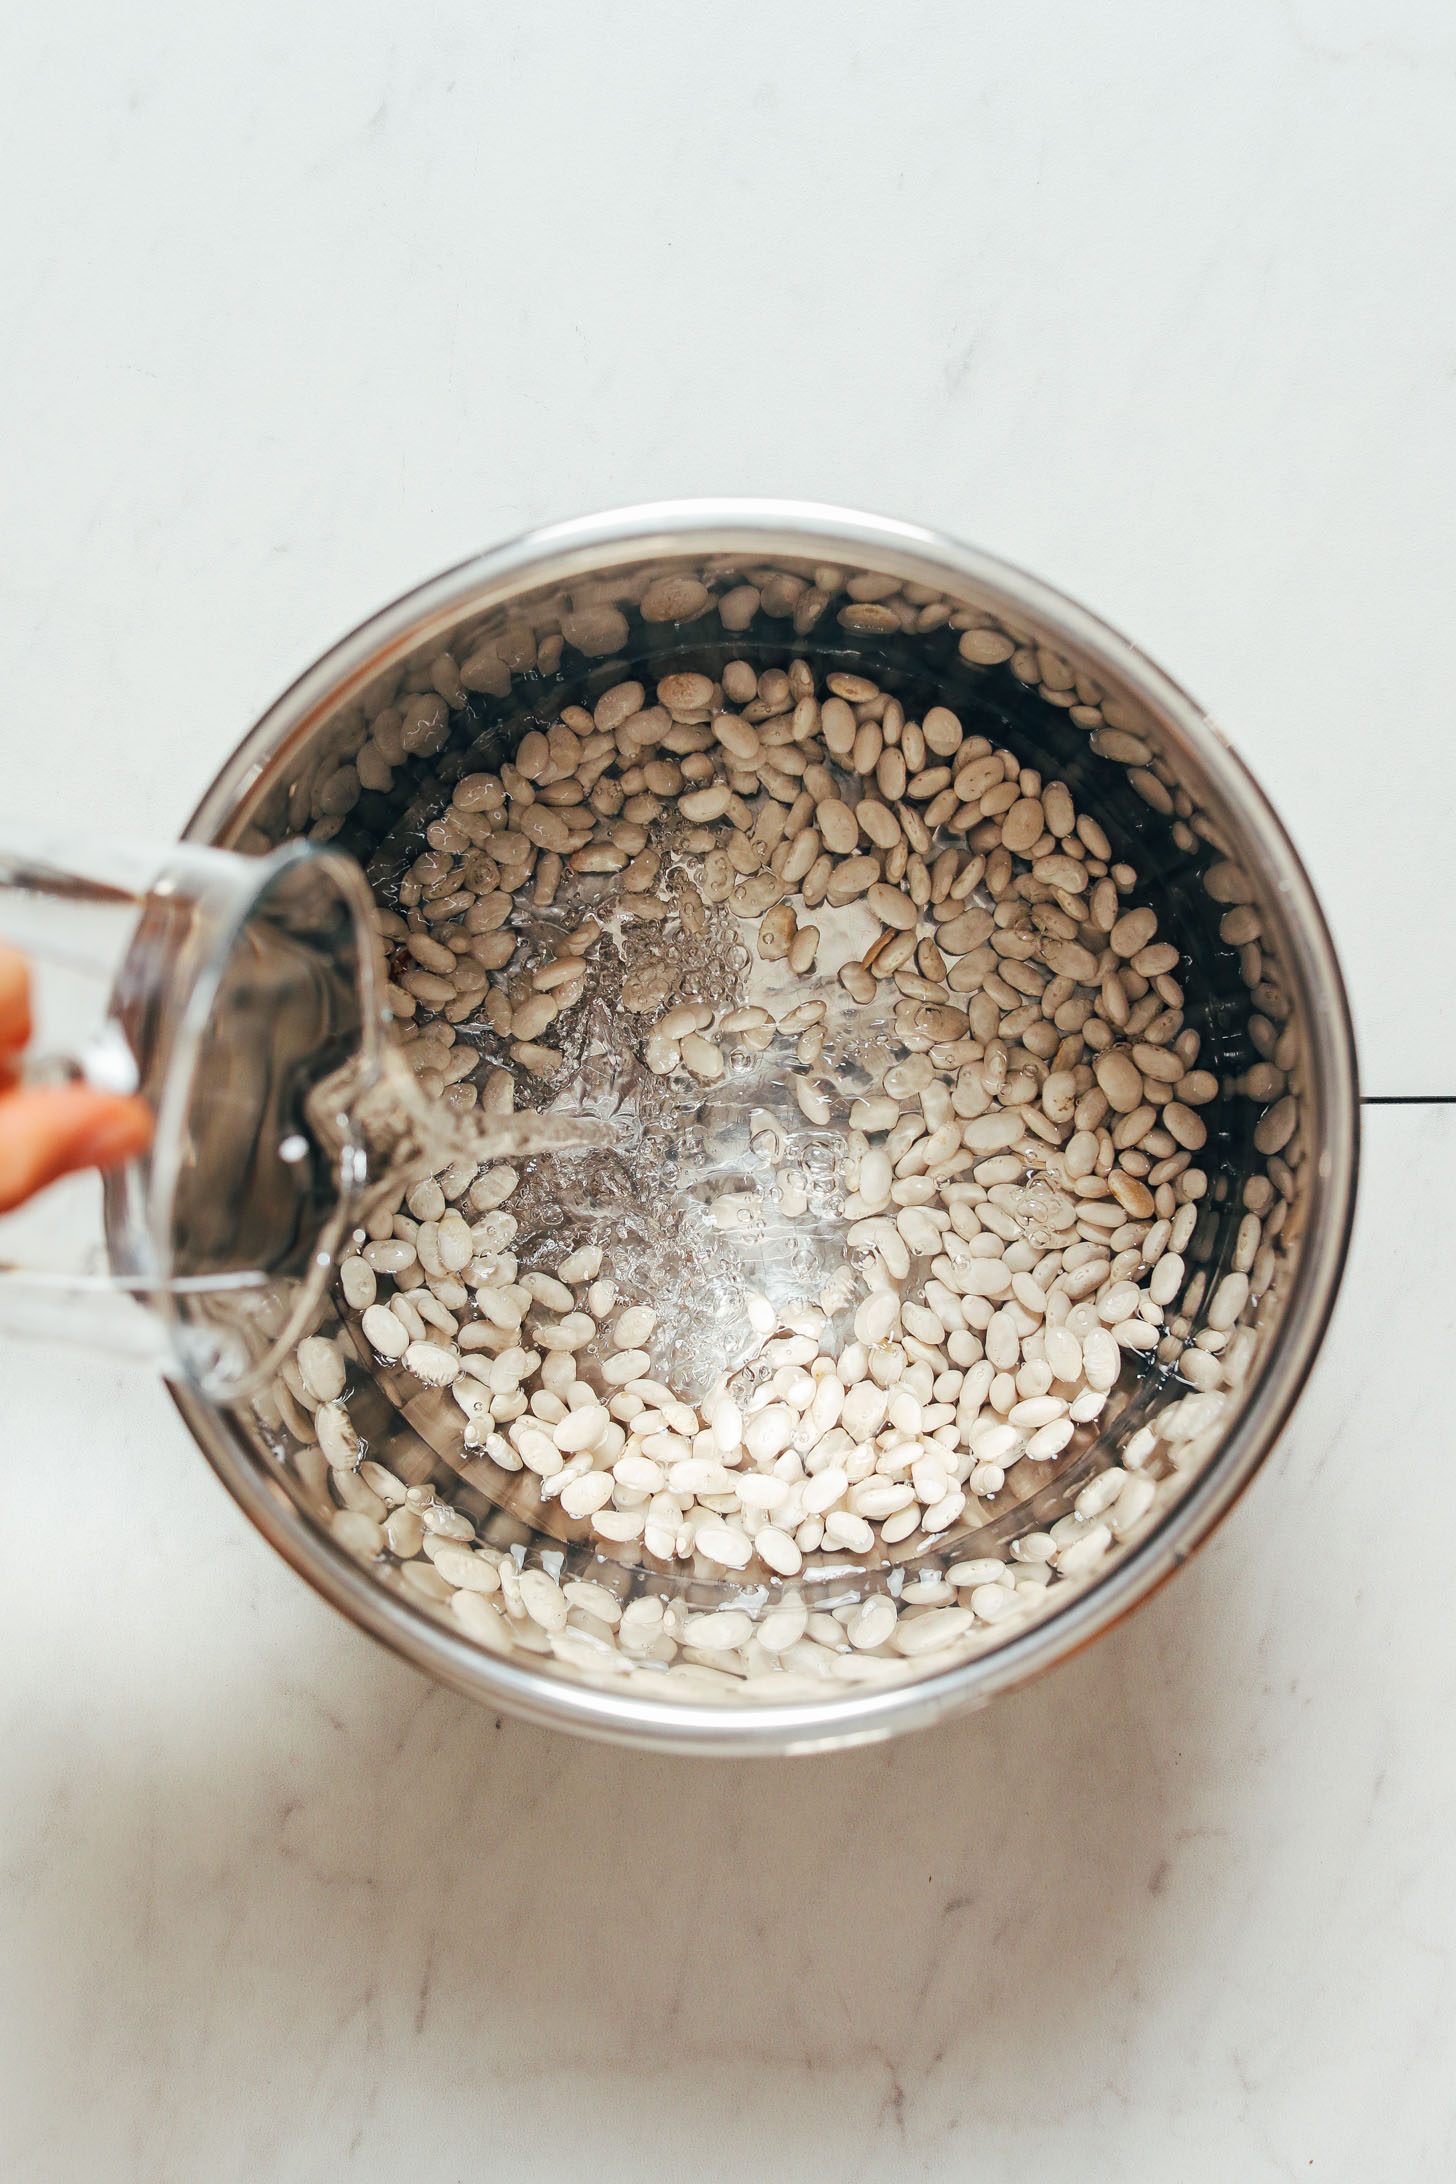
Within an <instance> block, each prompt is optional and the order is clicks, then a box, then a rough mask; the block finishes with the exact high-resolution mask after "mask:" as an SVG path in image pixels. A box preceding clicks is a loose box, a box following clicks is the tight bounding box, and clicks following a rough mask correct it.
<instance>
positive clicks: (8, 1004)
mask: <svg viewBox="0 0 1456 2184" xmlns="http://www.w3.org/2000/svg"><path fill="white" fill-rule="evenodd" d="M29 1038H30V979H29V975H28V973H27V971H26V967H25V958H24V956H19V955H16V954H15V952H14V950H13V949H10V948H4V947H0V1213H8V1212H9V1210H10V1208H11V1207H12V1206H18V1205H20V1204H21V1203H22V1202H23V1201H24V1200H25V1199H27V1198H31V1197H33V1196H34V1194H35V1193H36V1192H37V1191H39V1190H43V1189H44V1188H45V1186H46V1184H47V1183H54V1182H55V1180H56V1178H57V1176H61V1175H69V1174H70V1173H71V1172H72V1170H73V1169H76V1168H110V1167H114V1166H115V1165H116V1163H117V1162H118V1161H122V1160H129V1159H130V1158H131V1156H132V1155H133V1154H134V1153H140V1152H144V1151H145V1150H146V1148H147V1146H148V1145H149V1144H150V1143H151V1139H152V1111H151V1109H150V1108H149V1107H148V1105H147V1103H146V1101H145V1100H140V1099H124V1098H121V1097H120V1096H118V1094H116V1093H114V1092H93V1091H92V1089H91V1087H90V1086H89V1085H84V1084H58V1085H21V1084H19V1083H17V1081H16V1080H17V1077H18V1074H19V1064H20V1056H21V1053H22V1051H23V1049H24V1048H25V1046H26V1043H27V1042H28V1040H29Z"/></svg>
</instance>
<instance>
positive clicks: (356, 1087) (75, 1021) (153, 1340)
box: [0, 829, 612, 1403]
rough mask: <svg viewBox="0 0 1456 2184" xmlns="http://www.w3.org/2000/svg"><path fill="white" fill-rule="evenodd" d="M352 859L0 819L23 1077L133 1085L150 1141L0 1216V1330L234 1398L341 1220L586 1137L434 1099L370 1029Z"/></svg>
mask: <svg viewBox="0 0 1456 2184" xmlns="http://www.w3.org/2000/svg"><path fill="white" fill-rule="evenodd" d="M373 909H374V903H373V898H372V896H371V894H370V891H369V887H368V884H367V882H366V880H365V878H364V875H363V873H362V872H361V871H360V869H359V867H358V865H356V864H355V862H354V861H353V859H352V858H351V857H348V856H345V855H343V854H342V853H341V852H339V851H337V850H332V849H325V848H321V847H319V846H318V845H317V844H315V843H312V842H308V841H295V842H289V843H286V844H285V845H284V846H283V847H282V848H280V849H277V850H275V851H273V853H272V854H271V855H269V856H265V857H244V856H239V855H238V854H236V853H235V852H233V851H231V850H221V849H204V848H200V847H196V846H193V845H191V844H185V843H183V844H173V845H170V846H168V847H165V848H142V847H140V846H138V845H135V844H131V843H117V842H111V841H90V842H84V843H80V842H78V841H77V840H76V839H74V838H73V837H70V836H67V837H65V838H64V839H63V838H60V837H57V838H55V839H47V838H46V837H44V836H43V835H40V834H37V833H35V832H28V833H27V834H26V835H24V836H23V837H22V836H18V835H15V834H11V833H8V832H7V831H6V830H4V829H0V940H4V941H7V942H9V943H11V944H12V945H14V946H15V947H17V948H19V949H21V950H22V951H23V952H24V953H25V954H26V955H27V956H28V957H29V958H30V959H31V962H32V964H33V965H34V966H36V967H37V969H38V970H39V972H40V973H41V975H40V977H39V979H38V980H37V982H36V994H35V1000H36V1004H37V1007H36V1014H37V1018H38V1023H37V1032H38V1036H37V1037H36V1039H35V1040H34V1041H33V1042H32V1045H31V1048H30V1051H29V1053H28V1054H27V1056H26V1058H25V1065H24V1066H25V1075H26V1077H27V1078H28V1079H31V1080H36V1079H39V1080H41V1081H44V1080H45V1079H47V1078H49V1079H51V1080H52V1081H55V1080H65V1079H80V1080H82V1081H84V1082H86V1083H89V1084H91V1085H93V1086H95V1087H97V1088H98V1089H100V1090H104V1091H108V1092H123V1093H130V1092H138V1093H140V1094H141V1095H142V1096H143V1098H145V1099H146V1100H147V1101H148V1103H149V1104H150V1106H151V1107H152V1110H153V1113H154V1116H155V1127H154V1131H153V1137H152V1144H151V1147H150V1150H149V1151H148V1152H147V1153H146V1154H145V1155H144V1156H143V1157H141V1158H140V1159H136V1160H131V1161H128V1162H126V1163H125V1164H123V1165H122V1166H121V1167H119V1168H115V1169H113V1170H112V1171H110V1173H108V1174H107V1175H106V1176H105V1177H104V1178H100V1179H98V1178H97V1177H96V1176H94V1175H83V1176H72V1177H68V1178H66V1179H65V1180H64V1181H63V1182H61V1183H58V1184H54V1185H52V1186H51V1188H50V1189H49V1190H47V1191H45V1192H44V1193H43V1194H42V1196H41V1198H40V1199H39V1200H37V1201H36V1202H35V1203H34V1204H33V1205H32V1206H30V1207H29V1208H27V1209H22V1210H21V1211H20V1212H17V1213H11V1214H7V1215H5V1216H4V1217H3V1218H0V1334H6V1333H8V1334H17V1335H28V1336H31V1337H35V1336H44V1337H61V1338H62V1339H65V1340H68V1341H77V1342H82V1343H85V1344H88V1345H91V1346H93V1347H99V1348H104V1349H111V1350H117V1351H121V1352H123V1353H125V1354H127V1355H130V1356H134V1357H140V1358H143V1359H145V1360H148V1361H150V1362H152V1363H154V1364H157V1365H159V1366H160V1367H161V1368H162V1369H163V1370H164V1371H167V1372H169V1373H172V1374H174V1375H178V1376H180V1377H181V1378H182V1379H184V1380H186V1381H187V1382H188V1383H189V1384H190V1385H191V1386H192V1387H194V1388H195V1389H196V1390H197V1391H198V1393H199V1394H201V1395H203V1396H204V1397H206V1398H207V1399H208V1400H209V1401H211V1402H228V1403H231V1402H237V1401H239V1400H240V1399H242V1398H244V1397H246V1396H249V1395H251V1394H253V1393H254V1392H255V1390H257V1389H258V1388H259V1387H261V1386H262V1385H263V1384H264V1383H265V1382H266V1381H267V1380H268V1379H270V1378H271V1377H272V1375H273V1374H274V1372H275V1371H276V1370H277V1368H278V1365H279V1363H280V1361H281V1359H282V1358H283V1356H284V1354H285V1353H286V1352H287V1351H288V1350H289V1348H291V1346H292V1345H293V1344H294V1343H296V1342H298V1341H299V1339H300V1338H301V1337H302V1336H303V1335H305V1334H307V1333H308V1331H309V1329H310V1328H311V1327H312V1326H313V1325H314V1323H315V1322H316V1320H317V1318H318V1316H319V1308H320V1305H321V1302H322V1300H323V1297H324V1293H325V1290H326V1289H327V1286H328V1284H329V1281H330V1279H331V1277H332V1274H333V1271H334V1268H335V1266H336V1264H337V1262H338V1259H339V1257H340V1255H341V1253H342V1250H343V1248H344V1246H345V1245H346V1243H347V1242H348V1241H349V1239H350V1238H351V1236H355V1235H359V1234H361V1233H362V1232H361V1231H360V1230H359V1228H358V1224H359V1223H361V1222H362V1221H364V1220H365V1219H367V1217H368V1215H369V1213H370V1211H371V1210H372V1209H373V1208H374V1207H375V1206H377V1205H378V1204H379V1203H380V1202H381V1201H382V1200H383V1199H384V1198H386V1197H387V1196H388V1194H389V1193H390V1191H391V1190H397V1189H398V1188H399V1187H400V1185H401V1180H402V1179H406V1180H409V1179H413V1178H414V1177H415V1176H417V1175H418V1173H419V1169H420V1162H421V1160H422V1159H426V1160H427V1163H428V1165H430V1166H432V1167H434V1168H435V1169H437V1170H438V1169H441V1168H444V1167H446V1166H448V1165H449V1164H450V1163H451V1162H452V1161H454V1160H456V1159H458V1158H461V1157H465V1156H470V1157H473V1158H475V1159H478V1160H490V1159H494V1158H496V1157H498V1156H500V1155H502V1154H505V1155H516V1156H520V1155H530V1154H534V1153H546V1152H553V1151H556V1150H559V1149H563V1148H567V1147H579V1146H583V1145H593V1144H602V1143H606V1142H608V1141H609V1140H610V1137H611V1135H612V1132H611V1129H610V1128H609V1126H608V1125H606V1124H605V1123H603V1122H601V1121H599V1120H598V1119H596V1118H595V1117H592V1116H589V1115H583V1114H580V1113H555V1114H536V1113H534V1112H531V1111H529V1110H528V1111H526V1112H524V1113H521V1114H516V1113H514V1112H512V1111H509V1110H506V1111H500V1110H496V1111H492V1112H481V1113H472V1114H456V1113H453V1112H452V1111H450V1110H448V1109H447V1108H444V1107H442V1106H440V1105H439V1104H437V1103H433V1102H431V1101H429V1100H428V1099H427V1098H426V1096H425V1095H424V1094H423V1093H422V1092H421V1090H420V1088H419V1086H418V1084H417V1081H416V1078H415V1075H414V1072H413V1070H412V1069H411V1068H410V1067H409V1066H408V1064H407V1063H406V1062H405V1061H404V1059H403V1057H402V1056H401V1054H400V1053H399V1050H398V1048H397V1046H396V1045H395V1043H394V1041H393V1039H392V1037H391V1029H392V1018H391V1016H390V1013H389V1010H388V1007H387V1005H386V1002H385V998H384V995H385V985H386V979H385V968H384V958H383V952H382V948H381V944H380V942H379V940H378V938H377V936H376V933H375V929H374V921H373V914H372V913H373Z"/></svg>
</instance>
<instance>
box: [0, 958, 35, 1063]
mask: <svg viewBox="0 0 1456 2184" xmlns="http://www.w3.org/2000/svg"><path fill="white" fill-rule="evenodd" d="M29 1038H30V973H29V972H28V971H27V969H26V967H25V958H24V956H23V955H17V954H16V952H15V950H14V949H13V948H5V947H0V1055H3V1054H12V1053H16V1054H18V1053H19V1051H20V1049H21V1048H22V1047H23V1046H24V1045H25V1044H26V1042H27V1040H28V1039H29Z"/></svg>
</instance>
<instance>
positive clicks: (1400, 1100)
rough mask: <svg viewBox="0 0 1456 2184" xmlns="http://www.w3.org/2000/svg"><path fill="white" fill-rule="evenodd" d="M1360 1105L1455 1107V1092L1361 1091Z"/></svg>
mask: <svg viewBox="0 0 1456 2184" xmlns="http://www.w3.org/2000/svg"><path fill="white" fill-rule="evenodd" d="M1360 1105H1361V1106H1362V1107H1456V1092H1362V1093H1361V1095H1360Z"/></svg>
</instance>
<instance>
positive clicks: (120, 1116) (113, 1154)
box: [0, 1084, 152, 1213]
mask: <svg viewBox="0 0 1456 2184" xmlns="http://www.w3.org/2000/svg"><path fill="white" fill-rule="evenodd" d="M151 1138H152V1111H151V1109H150V1108H149V1107H148V1106H147V1104H146V1102H145V1100H136V1099H119V1098H118V1097H117V1096H116V1094H115V1093H113V1092H93V1091H92V1090H91V1089H90V1087H89V1086H87V1085H80V1084H63V1085H46V1086H41V1085H36V1086H31V1087H27V1088H26V1089H24V1090H22V1091H19V1092H7V1093H6V1094H5V1096H4V1097H3V1098H0V1213H5V1212H8V1210H9V1209H10V1208H11V1207H12V1206H18V1205H20V1204H21V1202H22V1201H23V1200H24V1199H27V1198H29V1197H31V1196H32V1195H33V1193H34V1192H36V1191H39V1190H43V1189H44V1188H45V1186H46V1184H47V1183H53V1182H54V1181H55V1180H56V1177H57V1176H61V1175H70V1174H71V1173H72V1172H73V1170H75V1169H77V1168H111V1167H114V1166H115V1165H116V1163H117V1162H118V1161H121V1160H127V1159H130V1157H131V1156H132V1155H133V1154H134V1153H140V1152H144V1151H145V1150H146V1148H147V1146H148V1145H149V1144H150V1143H151Z"/></svg>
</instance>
